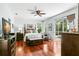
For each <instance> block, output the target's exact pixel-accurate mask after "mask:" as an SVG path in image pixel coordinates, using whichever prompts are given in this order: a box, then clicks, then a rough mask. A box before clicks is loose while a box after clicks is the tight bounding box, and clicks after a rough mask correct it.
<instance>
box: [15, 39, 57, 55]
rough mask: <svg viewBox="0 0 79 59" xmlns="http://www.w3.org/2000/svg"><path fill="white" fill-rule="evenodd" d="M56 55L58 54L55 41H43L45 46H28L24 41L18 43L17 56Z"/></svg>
mask: <svg viewBox="0 0 79 59" xmlns="http://www.w3.org/2000/svg"><path fill="white" fill-rule="evenodd" d="M55 42H57V41H55ZM56 45H57V44H56ZM55 55H56V53H55V51H54V41H53V40H49V41H43V44H40V45H36V46H27V45H26V44H25V43H24V42H23V41H17V42H16V56H55Z"/></svg>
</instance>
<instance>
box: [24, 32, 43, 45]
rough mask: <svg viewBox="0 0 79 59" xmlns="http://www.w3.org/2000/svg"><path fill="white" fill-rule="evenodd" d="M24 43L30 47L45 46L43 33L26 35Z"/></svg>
mask: <svg viewBox="0 0 79 59" xmlns="http://www.w3.org/2000/svg"><path fill="white" fill-rule="evenodd" d="M24 42H25V43H26V44H27V45H30V46H33V45H39V44H43V34H41V33H28V34H25V36H24Z"/></svg>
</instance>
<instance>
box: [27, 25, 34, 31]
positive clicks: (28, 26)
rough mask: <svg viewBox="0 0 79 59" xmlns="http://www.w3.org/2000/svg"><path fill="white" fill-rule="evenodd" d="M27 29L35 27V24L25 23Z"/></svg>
mask: <svg viewBox="0 0 79 59" xmlns="http://www.w3.org/2000/svg"><path fill="white" fill-rule="evenodd" d="M27 29H29V30H32V29H35V26H34V25H33V24H27Z"/></svg>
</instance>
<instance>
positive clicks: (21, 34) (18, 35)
mask: <svg viewBox="0 0 79 59" xmlns="http://www.w3.org/2000/svg"><path fill="white" fill-rule="evenodd" d="M23 37H24V35H23V33H19V32H18V33H16V40H17V41H19V40H23Z"/></svg>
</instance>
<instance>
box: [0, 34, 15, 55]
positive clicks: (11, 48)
mask: <svg viewBox="0 0 79 59" xmlns="http://www.w3.org/2000/svg"><path fill="white" fill-rule="evenodd" d="M15 43H16V39H15V34H14V33H11V34H9V38H6V39H5V38H2V39H0V56H14V55H15V52H16V44H15Z"/></svg>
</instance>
